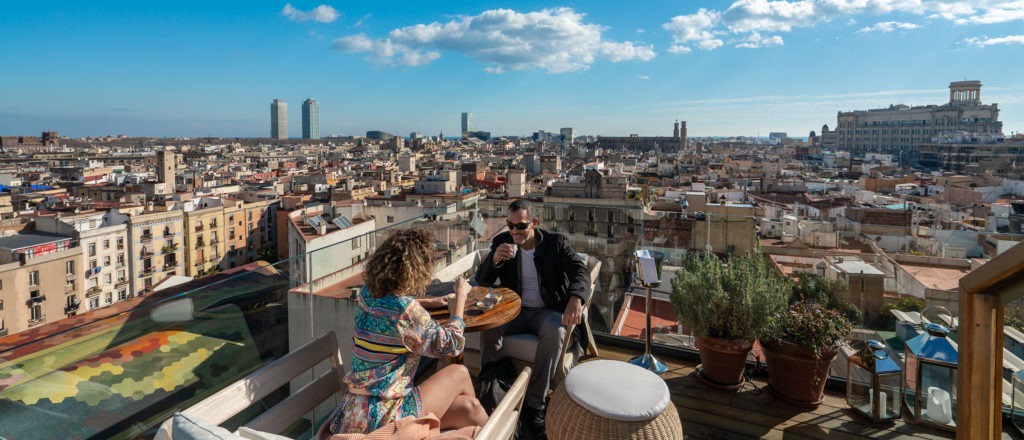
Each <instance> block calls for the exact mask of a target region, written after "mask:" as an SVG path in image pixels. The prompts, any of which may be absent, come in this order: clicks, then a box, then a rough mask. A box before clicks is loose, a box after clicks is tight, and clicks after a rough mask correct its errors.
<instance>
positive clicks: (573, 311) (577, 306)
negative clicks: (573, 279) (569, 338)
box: [562, 296, 583, 327]
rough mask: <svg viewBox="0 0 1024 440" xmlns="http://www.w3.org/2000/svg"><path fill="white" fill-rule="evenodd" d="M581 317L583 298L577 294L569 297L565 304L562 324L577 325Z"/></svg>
mask: <svg viewBox="0 0 1024 440" xmlns="http://www.w3.org/2000/svg"><path fill="white" fill-rule="evenodd" d="M582 319H583V300H581V299H580V297H578V296H571V297H569V304H568V305H566V306H565V312H564V313H562V325H564V326H566V327H568V326H570V325H578V324H579V323H580V320H582Z"/></svg>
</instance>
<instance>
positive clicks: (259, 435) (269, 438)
mask: <svg viewBox="0 0 1024 440" xmlns="http://www.w3.org/2000/svg"><path fill="white" fill-rule="evenodd" d="M238 435H240V436H242V437H245V438H247V439H249V440H292V439H290V438H288V437H285V436H283V435H277V434H271V433H269V432H263V431H257V430H255V429H252V428H249V427H246V426H243V427H241V428H238Z"/></svg>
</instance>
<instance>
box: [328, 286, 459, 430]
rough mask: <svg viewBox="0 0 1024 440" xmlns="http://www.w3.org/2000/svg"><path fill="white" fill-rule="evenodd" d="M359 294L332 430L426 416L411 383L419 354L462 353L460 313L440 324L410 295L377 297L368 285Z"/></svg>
mask: <svg viewBox="0 0 1024 440" xmlns="http://www.w3.org/2000/svg"><path fill="white" fill-rule="evenodd" d="M357 298H358V304H359V309H357V310H356V316H355V335H354V336H353V338H352V339H353V341H354V342H355V347H354V349H353V353H352V354H353V356H352V369H351V370H349V372H348V374H347V375H345V384H346V385H348V387H349V388H348V391H347V392H346V393H345V396H344V397H343V398H342V399H341V402H339V403H338V408H337V409H336V410H335V412H334V414H332V415H331V418H330V420H331V431H332V433H334V434H349V433H369V432H371V431H374V430H376V429H378V428H380V427H381V426H383V425H385V424H387V423H388V422H389V421H391V420H397V419H400V418H402V417H407V416H422V415H423V414H422V411H423V403H422V402H421V400H420V390H419V387H416V386H414V385H413V374H415V373H416V367H417V365H418V364H419V361H420V357H421V356H429V357H440V356H442V355H449V354H450V355H458V354H459V353H461V352H462V350H463V348H465V345H466V339H465V337H464V336H463V333H462V332H463V330H465V328H466V324H465V323H464V322H463V321H462V319H459V318H453V319H450V320H449V321H448V324H447V325H446V326H444V327H442V326H441V325H440V324H438V323H437V321H434V320H433V319H431V318H430V313H429V312H427V311H426V310H425V309H424V308H423V307H422V306H420V305H419V303H418V302H416V300H415V299H413V298H412V297H408V296H398V295H393V294H388V295H385V296H384V297H382V298H375V297H373V295H371V294H370V291H369V289H367V288H366V287H364V288H363V289H362V291H360V292H359V295H357Z"/></svg>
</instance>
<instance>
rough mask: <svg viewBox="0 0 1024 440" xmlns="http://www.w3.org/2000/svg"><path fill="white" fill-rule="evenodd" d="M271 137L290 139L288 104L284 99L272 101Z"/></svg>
mask: <svg viewBox="0 0 1024 440" xmlns="http://www.w3.org/2000/svg"><path fill="white" fill-rule="evenodd" d="M270 138H271V139H288V104H287V103H286V102H284V100H283V99H275V100H274V102H272V103H270Z"/></svg>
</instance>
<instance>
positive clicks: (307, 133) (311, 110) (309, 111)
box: [302, 98, 320, 139]
mask: <svg viewBox="0 0 1024 440" xmlns="http://www.w3.org/2000/svg"><path fill="white" fill-rule="evenodd" d="M302 138H303V139H320V103H318V102H316V100H314V99H313V98H309V99H306V101H305V102H303V103H302Z"/></svg>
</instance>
